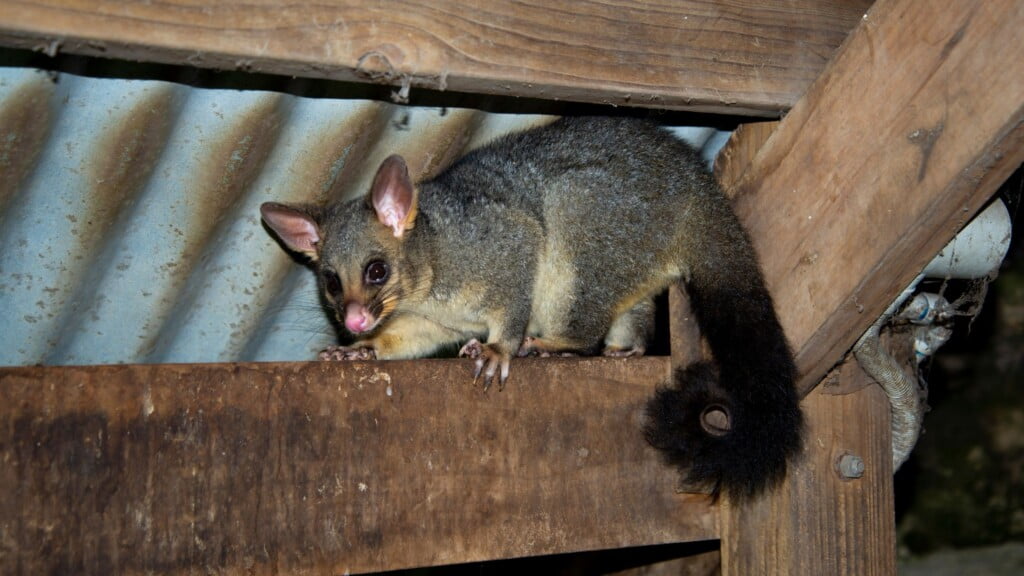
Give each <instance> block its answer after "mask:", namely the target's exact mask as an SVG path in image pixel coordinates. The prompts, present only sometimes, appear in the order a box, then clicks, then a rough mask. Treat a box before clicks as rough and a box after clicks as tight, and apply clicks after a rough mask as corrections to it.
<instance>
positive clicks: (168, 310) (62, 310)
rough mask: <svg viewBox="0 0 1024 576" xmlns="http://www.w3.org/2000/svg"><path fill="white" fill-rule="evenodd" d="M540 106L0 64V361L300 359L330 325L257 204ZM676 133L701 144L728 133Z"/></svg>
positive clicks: (439, 145)
mask: <svg viewBox="0 0 1024 576" xmlns="http://www.w3.org/2000/svg"><path fill="white" fill-rule="evenodd" d="M546 120H547V118H546V117H542V116H535V115H530V116H523V115H512V114H489V113H483V112H479V111H474V110H465V109H443V108H410V107H399V106H393V105H389V104H383V103H380V102H374V101H366V100H344V99H311V98H302V97H297V96H292V95H286V94H278V93H272V92H262V91H239V90H217V89H202V88H192V87H188V86H183V85H178V84H173V83H167V82H159V81H151V80H121V79H103V78H86V77H80V76H75V75H72V74H57V75H54V74H48V73H43V72H39V71H35V70H30V69H23V68H0V310H2V312H0V337H2V338H3V342H4V345H3V346H0V365H26V364H36V363H45V364H102V363H124V362H143V363H147V362H214V361H263V360H296V359H308V358H312V357H314V356H315V353H316V351H317V350H319V349H321V348H323V347H324V346H326V345H328V344H331V343H333V342H334V340H335V334H334V332H333V328H332V326H331V325H330V323H329V322H328V321H327V319H326V316H325V315H324V312H323V310H322V308H321V306H320V302H319V299H318V296H317V294H316V287H315V281H314V277H313V275H312V273H310V271H309V270H308V269H307V268H305V267H303V266H298V265H296V260H295V259H293V258H291V257H289V256H288V255H287V254H285V253H284V251H283V250H281V248H280V247H279V246H278V245H277V243H276V242H275V241H274V239H273V238H271V236H270V235H269V234H268V233H267V232H266V231H265V230H264V229H263V227H262V225H261V223H260V220H259V210H258V207H259V205H260V204H261V203H262V202H264V201H267V200H278V201H318V200H323V199H326V198H331V197H350V196H353V195H358V194H361V193H363V192H364V191H365V190H366V189H367V188H368V186H369V181H370V179H371V178H372V177H373V173H374V171H375V168H376V166H377V164H378V163H379V162H380V161H381V160H382V159H383V158H384V157H386V156H387V155H389V154H391V153H394V152H400V153H402V154H403V155H405V156H406V159H407V160H408V162H409V166H410V169H411V171H412V172H413V173H414V174H430V173H433V172H435V171H437V170H438V169H440V168H441V167H443V166H445V165H447V163H449V162H451V161H452V160H453V159H454V158H456V157H457V156H459V155H460V154H461V153H462V152H464V151H465V150H466V149H467V148H472V147H476V146H479V145H481V144H483V143H485V142H487V141H489V140H491V139H493V138H494V137H496V136H497V135H500V134H502V133H505V132H508V131H511V130H517V129H522V128H524V127H527V126H530V125H534V124H537V123H539V122H543V121H546ZM676 131H677V133H678V134H680V135H681V136H682V137H684V138H685V139H688V140H691V141H692V142H694V143H695V144H697V145H698V147H703V149H704V154H705V157H706V158H708V159H710V158H713V157H714V155H715V154H716V153H717V151H718V149H720V148H721V146H722V145H723V144H724V141H725V138H727V137H728V133H727V132H721V131H717V130H712V129H709V128H681V129H677V130H676Z"/></svg>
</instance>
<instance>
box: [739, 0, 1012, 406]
mask: <svg viewBox="0 0 1024 576" xmlns="http://www.w3.org/2000/svg"><path fill="white" fill-rule="evenodd" d="M1021 29H1024V4H1022V3H1021V2H1017V1H1014V0H992V1H984V2H982V1H975V2H954V3H948V2H941V3H940V2H919V1H908V0H879V2H878V3H876V4H875V5H874V6H873V7H872V9H871V11H870V12H869V13H868V15H867V16H866V17H865V20H864V22H862V24H861V25H860V26H859V27H857V28H856V29H855V30H854V32H852V33H851V36H850V38H849V39H848V40H847V42H846V43H845V44H844V45H843V47H842V48H841V50H840V51H839V53H838V54H837V56H836V58H835V59H834V60H833V61H832V62H831V63H830V64H829V65H828V67H827V68H826V69H825V71H824V72H823V73H822V75H821V77H820V78H819V79H818V80H817V81H816V82H815V83H814V85H813V86H812V87H811V88H810V90H809V91H808V93H807V94H806V95H805V96H804V97H803V98H802V99H801V100H800V102H798V103H797V105H796V106H795V107H794V108H793V110H792V111H790V113H789V114H788V115H787V116H786V117H785V118H784V119H783V120H782V121H781V123H780V124H779V125H778V127H777V128H776V129H775V130H774V132H772V133H771V135H770V137H769V138H768V139H767V142H765V144H764V146H761V147H760V148H759V151H758V152H757V154H756V155H755V156H754V157H753V159H752V160H751V162H750V164H749V166H746V167H745V168H742V167H735V166H734V167H732V168H730V169H729V170H730V172H729V174H733V173H734V171H737V170H738V171H739V174H741V177H740V178H739V181H738V182H737V183H736V184H735V185H734V186H733V187H732V190H731V193H732V195H733V196H734V204H735V206H736V210H737V213H738V215H739V216H740V219H741V220H742V221H743V222H744V224H745V225H746V226H747V228H748V229H749V232H750V234H751V236H752V238H753V240H754V243H755V245H756V247H757V249H758V252H759V254H760V257H761V262H762V265H763V268H764V272H765V276H766V278H767V280H768V284H769V287H770V289H771V290H772V293H773V294H774V297H775V304H776V308H777V309H778V310H779V313H780V319H781V321H782V325H783V327H784V328H785V330H786V334H787V336H788V337H789V339H790V342H791V343H792V344H793V346H794V350H795V352H796V356H797V365H798V368H799V370H800V373H801V382H800V386H801V389H802V390H803V391H804V392H806V391H808V390H810V389H811V388H812V387H814V386H815V385H816V384H817V383H818V382H819V381H820V380H821V379H822V377H824V375H825V374H826V372H827V371H828V370H829V368H831V367H832V366H833V365H835V363H836V362H837V361H838V360H839V359H841V358H842V356H843V354H844V353H845V352H846V351H847V350H849V349H850V347H851V346H852V345H853V343H854V341H855V340H856V339H857V337H859V336H860V335H861V334H862V333H863V332H864V330H865V329H866V328H867V327H868V326H869V325H870V324H871V323H872V322H874V321H875V319H876V318H877V317H878V316H879V315H880V314H881V313H882V311H883V310H885V308H886V307H887V306H888V305H889V304H890V302H891V301H892V299H893V298H894V297H895V296H896V295H898V294H899V293H900V291H902V290H903V288H905V287H906V286H907V285H908V284H909V283H910V281H911V280H912V279H913V278H914V277H915V276H916V275H917V274H918V273H919V272H920V271H921V270H922V269H923V268H924V266H925V265H926V264H927V263H928V262H929V261H930V260H931V259H932V258H933V257H934V255H935V254H936V253H938V251H939V250H940V249H941V248H942V247H943V246H944V245H945V244H946V243H947V242H948V241H949V240H950V239H951V238H952V237H953V235H954V234H955V233H956V232H957V231H958V230H959V229H960V228H962V227H963V226H964V225H965V224H966V223H967V222H968V221H970V219H971V217H972V216H973V215H974V214H975V212H977V210H978V209H979V208H980V207H981V206H982V205H983V204H984V203H985V202H986V201H987V200H988V199H989V198H990V197H991V195H992V194H993V193H994V192H995V190H996V189H997V188H998V187H999V185H1000V184H1002V183H1003V181H1005V180H1006V178H1007V177H1008V176H1009V175H1010V174H1011V173H1012V172H1013V170H1015V169H1016V168H1017V167H1018V166H1020V164H1021V162H1022V161H1024V42H1021V41H1020V30H1021ZM749 134H750V135H749V136H746V137H752V138H754V139H760V138H763V136H764V134H760V133H758V131H757V130H751V131H749ZM739 138H744V136H743V135H740V136H739ZM734 148H735V147H734ZM729 174H726V175H727V176H728V177H730V178H731V177H734V176H730V175H729Z"/></svg>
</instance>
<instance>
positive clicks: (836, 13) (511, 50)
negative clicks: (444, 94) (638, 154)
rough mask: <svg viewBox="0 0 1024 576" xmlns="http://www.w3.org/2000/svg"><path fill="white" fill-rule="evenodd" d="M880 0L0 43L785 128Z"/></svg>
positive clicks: (10, 32)
mask: <svg viewBox="0 0 1024 576" xmlns="http://www.w3.org/2000/svg"><path fill="white" fill-rule="evenodd" d="M870 5H871V1H870V0H832V1H826V2H822V1H820V0H773V1H769V2H760V3H756V2H744V1H740V0H717V1H715V2H706V1H699V0H682V1H678V2H671V3H650V2H635V1H629V2H611V1H607V0H597V1H591V2H578V1H576V0H544V1H543V2H541V1H537V0H534V1H530V2H501V1H498V0H487V1H480V2H473V3H472V4H471V5H467V4H466V3H465V2H460V1H458V0H438V1H435V2H412V3H410V2H403V1H400V0H381V1H377V2H363V1H360V0H334V1H326V2H304V1H299V2H290V3H287V4H282V3H280V2H273V1H258V2H251V1H246V2H243V1H241V0H227V1H224V2H217V3H200V4H196V3H195V2H190V1H184V0H168V1H165V2H141V1H134V2H124V1H120V0H116V1H115V0H100V1H96V0H48V1H46V2H25V1H23V0H2V1H0V14H3V18H2V19H0V43H2V44H5V45H8V46H18V47H28V48H35V49H38V50H42V51H45V52H47V53H51V54H52V53H56V52H71V53H76V54H89V55H99V56H104V57H114V58H122V59H128V60H146V61H155V62H165V63H174V64H185V65H189V66H199V67H208V68H223V69H242V70H253V71H260V72H271V73H275V74H283V75H289V76H301V77H312V78H330V79H335V80H348V81H351V80H359V81H370V82H378V83H385V84H390V85H394V86H399V85H402V84H403V83H408V84H409V85H411V86H413V87H425V88H431V89H439V90H446V89H447V90H458V91H468V92H483V93H488V94H499V95H507V96H530V97H537V98H545V99H550V100H572V101H581V102H593V103H599V104H612V105H620V106H644V107H658V108H675V109H686V110H697V111H709V112H720V113H726V114H756V115H767V116H778V115H779V114H781V113H782V112H784V111H785V110H787V109H788V108H789V107H791V106H792V105H793V103H794V102H796V100H797V99H798V98H799V97H800V95H801V94H802V93H803V92H804V91H805V90H806V89H807V87H808V86H809V85H810V83H811V82H812V81H813V80H814V78H815V77H816V76H817V75H818V73H819V72H820V71H821V70H822V68H823V67H824V66H825V63H826V62H827V61H828V59H829V58H830V57H831V56H832V54H833V53H834V51H835V49H836V48H837V47H838V46H839V45H840V43H841V42H842V41H843V39H844V38H845V37H846V35H847V33H848V32H849V31H850V30H851V29H852V28H853V27H854V26H855V25H856V24H857V22H858V21H859V20H860V18H861V16H862V15H863V14H864V11H865V10H866V9H867V8H868V6H870Z"/></svg>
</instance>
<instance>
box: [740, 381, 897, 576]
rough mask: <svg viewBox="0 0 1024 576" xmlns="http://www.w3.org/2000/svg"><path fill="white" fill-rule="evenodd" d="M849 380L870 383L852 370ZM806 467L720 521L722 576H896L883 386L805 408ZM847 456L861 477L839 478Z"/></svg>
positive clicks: (818, 399) (818, 397)
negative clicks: (856, 460)
mask: <svg viewBox="0 0 1024 576" xmlns="http://www.w3.org/2000/svg"><path fill="white" fill-rule="evenodd" d="M844 377H848V378H853V379H855V380H857V381H858V382H859V383H861V384H863V383H869V382H870V381H871V380H870V378H869V377H868V376H867V375H866V374H864V373H863V371H861V370H860V369H859V367H857V366H856V363H851V370H845V371H844ZM804 408H805V414H806V415H807V432H808V433H807V441H806V449H805V452H804V454H803V458H802V460H801V461H800V462H799V463H798V464H797V466H795V467H793V468H792V469H791V470H790V473H789V476H788V477H787V479H786V481H785V482H784V484H783V485H782V486H781V487H780V488H779V490H777V491H775V492H773V493H771V494H769V495H768V496H767V497H765V498H763V499H761V500H758V501H756V502H754V503H752V504H749V505H747V506H744V507H737V506H732V505H729V504H725V505H723V506H721V511H722V519H721V522H722V576H737V575H744V576H745V575H747V574H761V575H764V576H773V575H779V576H819V575H821V574H829V575H832V576H871V575H876V574H877V575H892V574H895V573H896V544H895V542H896V527H895V519H894V518H895V512H894V507H893V506H894V505H893V485H892V456H891V449H892V448H891V440H890V423H889V422H890V419H889V402H888V399H887V398H886V396H885V393H884V392H883V391H882V389H881V388H880V387H879V386H877V385H872V386H868V387H866V388H862V389H861V390H859V391H858V392H856V393H854V394H848V395H844V396H836V395H829V394H824V393H823V392H822V390H821V389H818V390H815V391H814V392H812V393H811V394H810V395H809V396H808V397H807V398H805V399H804ZM844 454H850V455H855V456H857V457H860V458H861V459H862V461H863V464H864V473H863V476H862V477H860V478H856V479H849V478H843V477H841V476H840V474H839V473H838V472H837V471H836V464H837V462H838V461H839V460H840V459H841V458H842V456H843V455H844Z"/></svg>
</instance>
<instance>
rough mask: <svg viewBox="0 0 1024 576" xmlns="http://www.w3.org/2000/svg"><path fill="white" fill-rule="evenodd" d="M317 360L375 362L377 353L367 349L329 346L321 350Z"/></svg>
mask: <svg viewBox="0 0 1024 576" xmlns="http://www.w3.org/2000/svg"><path fill="white" fill-rule="evenodd" d="M318 358H320V359H321V360H328V361H335V362H337V361H345V360H376V359H377V351H376V350H374V349H373V348H367V347H359V348H350V347H348V346H330V347H328V348H326V349H324V350H322V351H321V352H320V354H319V356H318Z"/></svg>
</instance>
